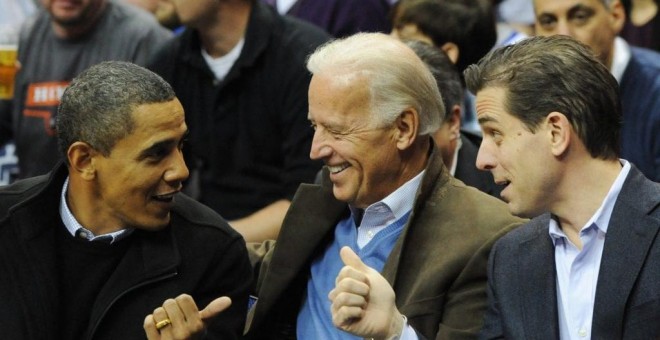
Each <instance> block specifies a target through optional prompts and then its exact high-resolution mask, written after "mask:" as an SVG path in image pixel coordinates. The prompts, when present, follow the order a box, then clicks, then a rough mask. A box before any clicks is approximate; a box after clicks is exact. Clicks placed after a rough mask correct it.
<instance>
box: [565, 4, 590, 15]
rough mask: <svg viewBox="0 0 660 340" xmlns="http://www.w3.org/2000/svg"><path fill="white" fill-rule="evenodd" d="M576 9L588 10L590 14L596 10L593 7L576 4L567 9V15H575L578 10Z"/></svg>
mask: <svg viewBox="0 0 660 340" xmlns="http://www.w3.org/2000/svg"><path fill="white" fill-rule="evenodd" d="M578 11H586V12H589V13H588V14H590V15H591V14H593V13H594V12H596V10H594V8H593V7H590V6H587V5H585V4H577V5H575V6H573V7H571V8H569V9H568V15H569V16H572V15H575V12H578Z"/></svg>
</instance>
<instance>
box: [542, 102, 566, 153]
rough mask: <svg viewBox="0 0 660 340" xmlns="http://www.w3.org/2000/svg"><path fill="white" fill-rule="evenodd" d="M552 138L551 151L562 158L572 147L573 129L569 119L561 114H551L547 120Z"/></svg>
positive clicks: (549, 134)
mask: <svg viewBox="0 0 660 340" xmlns="http://www.w3.org/2000/svg"><path fill="white" fill-rule="evenodd" d="M545 124H546V127H547V131H548V136H549V137H550V149H551V150H552V154H553V155H554V156H556V157H559V156H562V155H563V154H564V153H565V152H566V151H567V150H568V148H569V146H570V145H571V138H572V130H573V127H572V126H571V123H570V122H569V121H568V118H567V117H566V116H565V115H564V114H563V113H560V112H551V113H550V114H549V115H548V116H547V117H546V119H545Z"/></svg>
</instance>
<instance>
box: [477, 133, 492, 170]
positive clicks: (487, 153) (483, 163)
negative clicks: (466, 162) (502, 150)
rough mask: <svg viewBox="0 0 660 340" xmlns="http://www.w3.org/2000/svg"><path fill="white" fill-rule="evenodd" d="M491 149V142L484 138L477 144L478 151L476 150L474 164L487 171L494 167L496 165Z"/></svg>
mask: <svg viewBox="0 0 660 340" xmlns="http://www.w3.org/2000/svg"><path fill="white" fill-rule="evenodd" d="M492 149H493V147H492V142H490V141H489V140H488V139H486V138H484V140H483V141H482V142H481V145H480V146H479V152H477V161H476V165H477V168H478V169H479V170H484V171H488V170H491V169H494V168H495V166H496V165H497V162H496V158H495V156H494V153H493V150H492Z"/></svg>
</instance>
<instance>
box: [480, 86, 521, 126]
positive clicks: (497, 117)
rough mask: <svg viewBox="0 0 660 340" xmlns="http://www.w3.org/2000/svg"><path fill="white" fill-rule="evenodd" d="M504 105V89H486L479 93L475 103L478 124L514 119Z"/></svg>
mask: <svg viewBox="0 0 660 340" xmlns="http://www.w3.org/2000/svg"><path fill="white" fill-rule="evenodd" d="M505 103H506V89H505V88H503V87H487V88H484V89H483V90H481V91H479V92H478V93H477V96H476V101H475V108H476V110H477V120H478V121H479V124H481V125H484V124H488V123H493V122H501V121H502V120H503V119H508V118H511V119H513V118H515V117H514V116H513V115H511V114H510V113H508V112H507V110H506V107H505Z"/></svg>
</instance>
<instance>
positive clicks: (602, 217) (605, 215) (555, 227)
mask: <svg viewBox="0 0 660 340" xmlns="http://www.w3.org/2000/svg"><path fill="white" fill-rule="evenodd" d="M619 161H620V162H621V165H623V168H622V169H621V172H619V175H618V176H617V177H616V179H615V180H614V183H613V184H612V186H611V187H610V191H609V192H608V193H607V195H606V196H605V199H604V200H603V203H602V204H601V205H600V207H599V208H598V210H596V213H595V214H594V215H593V216H591V218H590V219H589V221H587V223H586V224H585V225H584V227H582V229H581V230H585V229H587V228H589V227H591V226H592V225H595V227H596V228H598V229H600V231H602V232H603V233H604V234H607V228H608V226H609V224H610V218H611V217H612V211H614V204H615V203H616V199H617V197H618V196H619V193H620V192H621V188H622V187H623V182H625V180H626V177H628V173H630V163H628V161H626V160H625V159H620V160H619ZM548 233H549V234H550V238H551V239H552V243H553V244H554V245H555V246H556V245H557V244H556V242H557V240H558V239H560V238H566V234H565V233H564V231H563V230H561V228H560V227H559V223H557V221H556V220H555V218H554V217H553V218H551V219H550V228H549V229H548Z"/></svg>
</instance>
